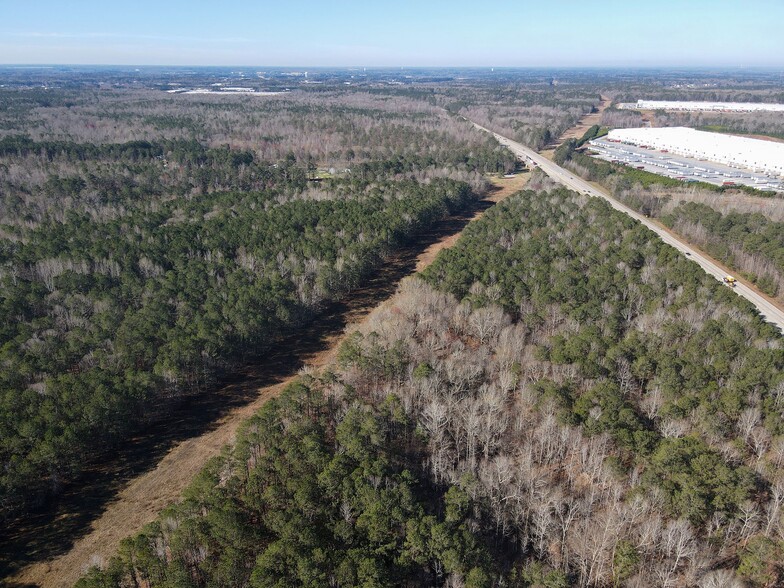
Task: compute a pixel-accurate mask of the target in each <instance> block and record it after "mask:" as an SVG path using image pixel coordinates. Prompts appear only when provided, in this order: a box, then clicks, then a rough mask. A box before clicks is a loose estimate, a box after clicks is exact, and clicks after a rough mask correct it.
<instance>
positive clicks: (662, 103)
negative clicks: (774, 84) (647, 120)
mask: <svg viewBox="0 0 784 588" xmlns="http://www.w3.org/2000/svg"><path fill="white" fill-rule="evenodd" d="M618 108H625V109H627V110H691V111H700V112H784V104H762V103H759V102H675V101H666V100H638V101H637V102H636V103H635V102H630V103H626V104H619V105H618Z"/></svg>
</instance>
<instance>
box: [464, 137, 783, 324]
mask: <svg viewBox="0 0 784 588" xmlns="http://www.w3.org/2000/svg"><path fill="white" fill-rule="evenodd" d="M470 122H471V123H472V124H473V125H474V126H475V127H476V128H478V129H480V130H482V131H485V132H486V133H490V134H491V135H493V136H494V137H495V138H496V139H497V140H498V142H499V143H501V145H503V146H504V147H506V148H508V149H509V150H510V151H511V152H512V153H514V154H515V155H517V156H518V157H520V158H521V159H522V160H524V161H528V162H533V163H535V164H536V165H538V166H539V167H540V168H541V170H542V171H543V172H544V173H546V174H547V175H548V176H550V177H551V178H552V179H553V180H555V181H556V182H559V183H561V184H563V185H564V186H566V187H567V188H570V189H572V190H574V191H575V192H580V193H581V194H587V195H589V196H596V197H598V198H604V199H605V200H606V201H607V202H609V203H610V206H612V207H613V208H614V209H616V210H619V211H621V212H624V213H626V214H628V215H629V216H630V217H632V218H633V219H635V220H637V221H639V222H641V223H642V224H644V225H645V226H646V227H648V228H649V229H650V230H651V231H653V232H654V233H656V234H657V235H658V236H659V237H660V238H661V240H662V241H664V242H665V243H667V244H668V245H670V246H672V247H675V249H677V250H678V251H680V252H681V253H683V254H684V255H686V256H688V258H689V259H690V260H692V261H693V262H694V263H696V264H697V265H699V266H700V267H701V268H702V269H703V270H705V272H706V273H707V274H710V275H711V276H713V277H714V278H716V279H717V280H719V281H720V282H722V281H723V279H724V277H725V276H726V275H727V273H726V271H725V270H723V269H722V268H721V267H719V266H718V265H717V264H716V262H715V261H713V260H712V259H711V258H709V257H706V256H705V255H704V254H702V253H700V252H699V251H697V250H696V249H693V248H692V247H691V246H690V245H689V244H688V243H685V242H684V241H681V240H680V239H678V238H677V237H675V236H674V235H672V234H671V233H669V232H667V231H666V230H665V229H664V228H662V227H661V226H659V225H658V224H656V223H655V222H653V221H652V220H651V219H649V218H647V217H645V216H644V215H642V214H640V213H638V212H636V211H634V210H632V209H631V208H629V207H628V206H626V205H624V204H621V203H620V202H618V201H617V200H615V198H613V197H611V196H610V195H609V194H608V193H607V192H605V191H604V190H599V189H597V188H595V187H594V186H592V185H591V184H589V183H588V182H586V181H585V180H583V179H582V178H580V177H578V176H576V175H575V174H573V173H572V172H570V171H569V170H566V169H564V168H562V167H561V166H559V165H557V164H556V163H554V162H552V161H550V160H549V159H547V158H545V157H542V156H541V155H539V154H538V153H537V152H536V151H534V150H533V149H531V148H529V147H526V146H525V145H522V144H521V143H517V142H516V141H512V140H511V139H508V138H507V137H504V136H502V135H499V134H498V133H494V132H493V131H491V130H489V129H486V128H485V127H483V126H481V125H478V124H476V123H475V122H473V121H470ZM734 290H735V292H736V293H737V294H738V295H739V296H743V297H744V298H745V299H746V300H748V301H749V302H751V303H752V304H753V305H754V306H756V307H757V310H759V312H760V314H761V315H762V316H763V317H764V318H765V320H767V321H768V322H770V323H772V324H774V325H776V326H777V327H778V328H779V329H780V330H781V331H782V332H784V310H782V308H780V307H779V306H776V305H775V304H773V303H772V302H771V301H770V300H768V299H767V298H766V297H765V296H763V295H762V294H760V293H759V292H758V291H757V290H756V289H754V288H752V287H751V286H750V285H748V284H747V283H745V282H741V281H740V280H739V281H738V282H737V285H736V286H735V288H734Z"/></svg>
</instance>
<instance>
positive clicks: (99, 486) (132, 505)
mask: <svg viewBox="0 0 784 588" xmlns="http://www.w3.org/2000/svg"><path fill="white" fill-rule="evenodd" d="M529 175H530V174H527V173H526V174H520V175H518V176H516V177H515V178H511V179H498V180H493V183H494V185H495V190H494V191H492V192H491V193H490V194H489V195H488V196H487V197H486V198H485V199H484V200H482V201H481V202H479V203H478V204H477V205H476V206H475V207H474V208H473V209H472V210H469V211H467V212H465V213H463V214H460V215H456V216H453V217H450V218H448V219H445V220H443V221H441V222H439V223H437V225H436V226H435V227H433V228H432V229H431V230H430V231H428V232H427V233H424V234H422V235H420V237H419V238H418V239H417V240H416V242H415V243H412V244H411V245H409V246H407V247H405V248H404V249H402V250H401V251H399V252H398V253H396V254H395V255H394V256H393V257H392V258H391V259H389V260H388V261H387V263H385V265H384V266H383V267H382V268H380V270H379V271H378V272H377V273H376V274H375V275H374V276H373V277H372V278H371V279H370V280H369V283H368V284H367V285H366V286H365V287H363V288H362V289H359V290H356V291H354V292H352V293H350V294H349V295H348V296H347V298H346V300H344V301H341V302H336V303H333V304H331V305H330V306H329V307H328V308H326V309H325V310H324V312H323V313H321V315H320V316H319V317H318V318H317V319H316V320H315V321H314V322H313V323H312V324H311V325H309V326H307V327H305V328H304V329H300V330H298V332H297V333H293V334H292V335H291V336H289V337H288V338H286V339H285V340H283V341H281V342H280V344H279V345H278V346H277V349H275V350H273V351H272V352H270V353H269V354H267V355H266V356H265V357H261V358H258V359H257V360H256V365H253V366H249V367H247V368H246V369H244V370H242V371H241V373H239V374H238V375H237V376H236V381H235V382H232V383H229V384H227V385H225V386H223V387H222V388H220V389H219V390H216V391H215V392H212V393H210V394H202V395H200V396H199V397H195V398H192V399H189V400H187V401H185V402H184V403H183V406H181V407H179V408H178V409H176V410H175V411H173V414H172V415H171V416H170V417H169V418H167V419H165V422H164V423H161V424H160V425H158V426H155V427H152V429H151V430H150V431H147V432H146V434H145V435H143V436H140V437H138V438H136V439H133V440H131V441H129V442H128V443H127V444H126V445H127V447H123V448H121V449H120V450H119V451H118V453H117V454H116V455H114V456H112V460H111V461H110V462H109V463H106V464H98V465H96V466H95V467H93V468H92V471H90V472H88V474H87V475H86V476H85V479H83V480H80V482H79V483H78V484H74V486H73V487H72V488H71V489H70V490H68V491H66V492H65V493H64V494H63V496H62V497H61V498H60V499H59V501H58V503H57V504H56V505H55V507H54V508H52V509H51V510H50V511H49V512H45V513H42V514H40V515H38V516H35V517H31V518H30V519H29V520H27V521H25V523H24V524H19V525H18V528H16V529H14V531H13V533H11V534H10V536H8V537H6V538H5V539H4V540H3V541H2V542H0V548H1V549H2V553H4V559H5V560H6V561H4V562H3V563H4V564H5V565H6V566H7V567H8V568H9V572H6V573H7V574H9V575H8V577H7V579H6V582H5V584H4V585H7V586H14V587H22V586H42V587H45V588H49V587H52V588H54V587H58V588H59V587H65V586H72V585H73V584H74V583H75V582H76V580H77V579H78V578H79V577H80V576H81V575H82V573H83V572H84V571H85V569H86V568H87V567H89V566H90V565H94V564H96V563H102V562H105V561H107V560H108V559H109V558H110V557H111V556H112V554H113V553H114V552H115V551H116V549H117V546H118V545H119V542H120V541H121V540H122V539H123V538H125V537H128V536H129V535H132V534H134V533H136V532H138V531H139V530H140V529H141V528H142V527H143V526H144V525H145V524H147V523H149V522H151V521H153V520H154V519H155V517H156V516H157V515H158V514H159V513H160V511H161V510H163V509H164V508H165V507H166V506H168V505H169V504H172V503H173V502H176V501H177V500H179V497H180V496H181V494H182V491H183V490H184V489H185V488H186V487H187V485H188V484H189V483H190V481H191V480H192V479H193V477H194V476H195V475H196V474H197V473H198V472H199V471H200V470H201V468H202V467H204V465H205V463H206V462H207V461H208V460H209V459H210V458H211V457H213V456H216V455H218V454H219V453H220V452H221V450H222V448H223V447H224V446H226V445H227V444H230V443H232V442H233V440H234V438H235V435H236V432H237V429H238V428H239V426H240V424H241V423H242V422H243V421H245V420H246V419H247V418H249V417H250V416H251V415H252V414H253V413H254V412H256V411H257V410H258V409H259V408H260V407H261V406H262V405H263V404H264V403H265V402H266V401H267V400H269V399H270V398H272V397H274V396H275V395H277V394H279V393H280V391H281V390H282V389H283V388H284V387H285V385H286V384H287V383H288V382H290V381H291V380H292V379H293V378H295V377H296V375H297V373H298V372H299V370H300V369H301V368H302V367H304V366H313V367H321V366H324V365H326V364H328V363H329V362H330V361H332V359H333V358H334V357H335V354H336V353H337V349H338V347H339V345H340V342H341V340H342V338H343V334H344V333H345V332H346V331H348V330H351V327H352V325H356V324H358V323H360V322H361V321H363V320H364V319H365V318H366V317H367V316H368V315H369V314H370V312H371V311H372V310H373V309H374V308H375V307H376V306H378V305H379V304H381V303H383V302H384V301H385V300H387V299H389V298H390V297H391V296H392V295H393V294H394V292H395V290H396V289H397V284H398V283H399V281H400V280H401V279H402V278H403V277H405V276H407V275H409V274H411V273H413V272H414V271H418V270H420V269H423V268H424V267H426V266H427V265H429V264H430V263H431V262H432V261H433V259H435V257H436V255H437V253H438V252H439V251H441V250H442V249H444V248H445V247H449V246H451V245H452V244H454V242H455V241H457V238H458V237H459V235H460V233H461V231H462V230H463V228H464V227H465V226H466V225H467V224H468V223H469V222H471V221H472V220H474V219H476V218H479V217H480V216H481V215H482V214H483V212H484V211H485V210H486V209H487V208H489V207H490V206H492V205H493V204H494V203H496V202H499V201H500V200H502V199H504V198H506V197H507V196H509V195H510V194H512V193H514V192H515V191H517V190H519V189H521V188H522V187H523V186H524V185H525V182H526V181H527V179H528V177H529ZM172 431H176V433H174V434H173V433H172ZM12 568H15V569H12Z"/></svg>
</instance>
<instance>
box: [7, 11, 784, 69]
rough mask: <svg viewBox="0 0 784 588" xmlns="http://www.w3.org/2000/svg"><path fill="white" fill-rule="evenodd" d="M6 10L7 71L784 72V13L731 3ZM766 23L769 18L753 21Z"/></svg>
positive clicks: (765, 20)
mask: <svg viewBox="0 0 784 588" xmlns="http://www.w3.org/2000/svg"><path fill="white" fill-rule="evenodd" d="M32 8H35V10H32V9H31V5H30V4H27V5H25V6H24V7H20V8H11V9H7V10H6V14H5V15H4V22H3V24H2V25H0V64H2V65H108V66H111V65H115V66H142V65H144V66H147V65H149V66H185V67H196V66H205V67H216V66H217V67H258V64H260V63H261V64H264V63H267V64H276V65H274V66H267V67H363V66H366V67H401V66H402V67H431V68H432V67H466V68H467V67H499V68H503V67H507V68H514V67H521V68H525V67H536V68H558V67H579V68H582V67H602V68H641V67H642V68H664V67H666V68H669V67H698V68H716V67H721V68H726V67H733V68H737V67H740V68H754V67H764V68H779V67H784V37H782V36H781V35H780V32H779V31H778V30H777V29H778V23H780V22H784V3H781V2H776V1H775V0H750V1H748V2H746V3H744V6H743V9H742V10H741V9H739V8H738V3H737V2H734V1H730V0H720V1H712V2H709V1H705V0H698V1H695V2H690V3H688V5H686V4H685V3H681V2H676V1H674V0H662V1H661V2H658V3H657V4H656V6H655V7H653V8H651V7H639V6H635V5H632V4H631V3H628V2H618V1H615V0H604V1H597V2H594V3H591V4H574V3H573V2H567V1H563V0H561V1H557V0H556V1H554V2H551V3H549V4H547V5H542V4H540V3H533V2H507V1H504V2H497V3H493V4H492V5H489V6H479V7H478V6H477V5H476V3H472V2H468V1H466V0H455V1H453V2H443V1H442V0H435V1H434V2H429V3H426V4H424V3H415V2H411V1H403V2H400V3H398V4H396V5H395V6H387V5H383V6H376V5H367V4H364V3H359V2H356V1H354V0H348V1H343V2H337V3H335V4H334V5H330V6H326V7H325V6H322V5H320V4H319V3H317V2H315V1H314V0H299V1H295V2H292V3H288V4H287V5H286V6H281V5H277V4H269V3H264V2H262V3H258V4H257V3H251V2H247V1H240V2H234V3H231V4H227V5H224V6H221V7H220V8H216V7H215V6H214V5H212V6H199V5H192V4H190V3H186V2H183V1H182V0H175V1H173V2H169V3H165V4H160V3H153V2H150V1H149V0H141V1H139V2H137V3H135V4H134V5H133V6H107V5H106V4H105V3H102V2H97V1H95V0H87V1H83V2H78V3H76V5H72V6H69V7H68V8H67V10H66V9H63V7H62V5H61V4H60V3H58V2H55V1H53V0H44V1H40V2H34V3H32ZM761 15H764V18H760V16H761Z"/></svg>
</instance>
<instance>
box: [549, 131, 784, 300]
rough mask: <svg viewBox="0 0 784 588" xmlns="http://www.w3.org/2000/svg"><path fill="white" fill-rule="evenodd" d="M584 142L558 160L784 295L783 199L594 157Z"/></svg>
mask: <svg viewBox="0 0 784 588" xmlns="http://www.w3.org/2000/svg"><path fill="white" fill-rule="evenodd" d="M579 147H580V142H578V141H575V140H569V141H567V142H565V143H564V144H563V145H561V146H560V147H559V148H558V149H556V151H555V153H554V160H555V161H556V163H559V164H561V165H565V166H566V167H568V168H569V169H571V170H572V171H574V172H576V173H577V174H579V175H581V176H583V177H585V178H587V179H590V180H593V181H597V182H600V183H602V184H603V185H604V186H606V187H607V188H609V189H610V191H611V192H612V194H613V196H615V197H616V198H617V199H618V200H620V201H621V202H623V203H624V204H626V205H628V206H630V207H632V208H634V209H635V210H637V211H638V212H642V213H643V214H646V215H648V216H652V217H656V218H660V219H661V220H662V222H664V223H665V224H666V225H667V226H668V227H670V228H672V229H674V230H675V231H676V232H677V233H679V234H681V235H683V236H684V237H685V238H687V239H688V240H689V241H690V242H692V243H694V244H695V245H697V246H698V247H701V248H703V249H704V250H705V251H706V252H707V253H708V254H710V255H711V256H713V257H714V258H716V259H718V260H720V261H722V262H723V263H725V264H727V265H728V266H729V267H732V268H736V269H737V270H738V271H739V273H741V274H742V275H743V276H744V277H746V278H747V279H749V280H750V281H751V282H753V283H755V284H756V285H757V286H758V287H759V288H760V290H762V291H763V292H765V293H766V294H768V295H769V296H773V297H778V296H780V295H782V294H784V241H783V240H782V235H784V223H782V220H784V202H782V199H781V198H779V197H777V196H771V195H768V194H765V193H762V192H759V191H756V190H754V189H753V188H748V189H744V190H738V189H736V188H727V187H723V186H714V185H711V184H706V183H696V184H695V185H690V186H685V185H684V184H683V182H681V181H679V180H676V179H673V178H668V177H665V176H660V175H658V174H653V173H650V172H646V171H642V170H637V169H633V168H630V167H628V166H622V165H616V164H612V163H608V162H605V161H601V160H598V159H594V158H593V157H591V156H590V155H589V154H587V153H586V152H585V151H584V150H578V148H579Z"/></svg>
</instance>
